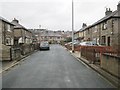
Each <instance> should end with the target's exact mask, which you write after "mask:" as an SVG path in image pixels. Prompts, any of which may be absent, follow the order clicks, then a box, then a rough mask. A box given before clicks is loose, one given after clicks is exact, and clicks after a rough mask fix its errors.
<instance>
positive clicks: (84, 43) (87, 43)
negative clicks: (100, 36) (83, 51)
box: [79, 41, 98, 46]
mask: <svg viewBox="0 0 120 90" xmlns="http://www.w3.org/2000/svg"><path fill="white" fill-rule="evenodd" d="M79 45H82V46H98V45H97V44H96V43H95V42H92V41H86V42H81V43H80V44H79Z"/></svg>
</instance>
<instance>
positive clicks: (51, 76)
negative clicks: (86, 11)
mask: <svg viewBox="0 0 120 90" xmlns="http://www.w3.org/2000/svg"><path fill="white" fill-rule="evenodd" d="M2 79H3V88H113V86H112V84H110V83H109V82H108V81H107V80H105V79H104V78H103V77H102V76H101V75H99V74H98V73H97V72H95V71H94V70H92V69H91V68H89V67H87V66H86V65H84V64H82V63H81V62H79V61H78V60H76V59H75V58H74V57H73V56H72V55H71V54H70V53H69V52H68V51H67V50H65V48H63V47H62V46H60V45H51V49H50V50H49V51H38V52H36V53H34V54H32V55H31V56H29V57H27V58H25V60H24V61H23V62H21V63H20V64H19V65H17V66H15V67H14V68H12V69H11V70H10V71H8V72H5V73H3V77H2Z"/></svg>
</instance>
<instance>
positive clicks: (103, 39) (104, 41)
mask: <svg viewBox="0 0 120 90" xmlns="http://www.w3.org/2000/svg"><path fill="white" fill-rule="evenodd" d="M102 45H106V36H102Z"/></svg>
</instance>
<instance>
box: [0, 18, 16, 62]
mask: <svg viewBox="0 0 120 90" xmlns="http://www.w3.org/2000/svg"><path fill="white" fill-rule="evenodd" d="M13 27H14V25H13V24H12V23H10V22H9V21H8V20H6V19H4V18H3V17H0V51H1V52H0V54H1V55H0V60H10V59H11V58H10V48H11V47H12V46H13V44H14V32H13Z"/></svg>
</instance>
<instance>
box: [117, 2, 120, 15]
mask: <svg viewBox="0 0 120 90" xmlns="http://www.w3.org/2000/svg"><path fill="white" fill-rule="evenodd" d="M117 10H118V16H120V1H119V2H118V5H117Z"/></svg>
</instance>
